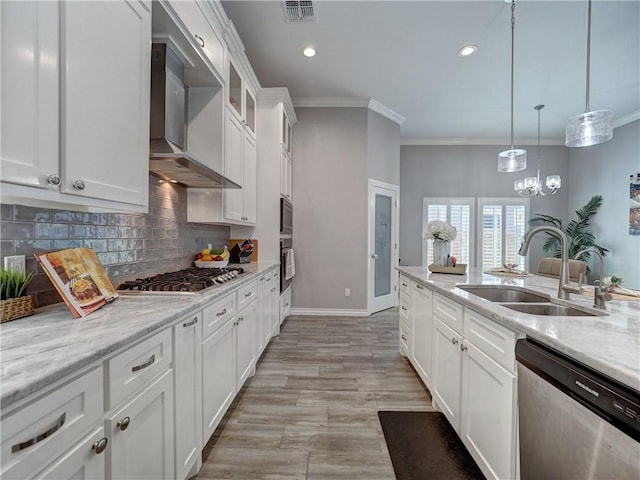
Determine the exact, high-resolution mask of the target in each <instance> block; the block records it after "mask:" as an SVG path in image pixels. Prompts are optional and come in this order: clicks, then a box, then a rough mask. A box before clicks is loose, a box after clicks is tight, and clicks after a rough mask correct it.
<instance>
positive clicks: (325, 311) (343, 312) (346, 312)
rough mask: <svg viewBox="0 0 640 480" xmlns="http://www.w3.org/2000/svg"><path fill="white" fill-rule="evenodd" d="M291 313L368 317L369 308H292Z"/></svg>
mask: <svg viewBox="0 0 640 480" xmlns="http://www.w3.org/2000/svg"><path fill="white" fill-rule="evenodd" d="M291 315H310V316H316V317H318V316H324V317H339V316H345V317H368V316H369V312H368V311H367V310H360V309H340V308H292V309H291Z"/></svg>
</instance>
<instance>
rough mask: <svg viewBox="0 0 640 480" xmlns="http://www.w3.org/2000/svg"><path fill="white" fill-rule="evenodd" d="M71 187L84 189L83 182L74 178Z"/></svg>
mask: <svg viewBox="0 0 640 480" xmlns="http://www.w3.org/2000/svg"><path fill="white" fill-rule="evenodd" d="M73 188H75V189H76V190H84V182H83V181H82V180H76V181H75V182H73Z"/></svg>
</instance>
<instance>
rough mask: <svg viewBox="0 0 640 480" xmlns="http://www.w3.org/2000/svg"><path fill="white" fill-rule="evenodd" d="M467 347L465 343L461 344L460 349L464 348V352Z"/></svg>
mask: <svg viewBox="0 0 640 480" xmlns="http://www.w3.org/2000/svg"><path fill="white" fill-rule="evenodd" d="M466 349H467V346H466V345H465V344H464V343H461V344H460V350H462V351H463V352H464V351H465V350H466Z"/></svg>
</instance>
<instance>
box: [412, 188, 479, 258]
mask: <svg viewBox="0 0 640 480" xmlns="http://www.w3.org/2000/svg"><path fill="white" fill-rule="evenodd" d="M474 203H475V199H473V198H423V204H422V230H423V231H424V227H425V226H426V224H427V223H429V222H432V221H433V220H441V221H443V222H448V223H450V224H451V225H453V226H454V227H456V230H457V231H458V234H457V236H456V238H455V240H454V241H453V242H451V255H452V256H454V257H456V259H457V260H458V262H459V263H466V264H468V265H472V264H473V263H472V260H473V259H472V255H473V248H472V247H471V244H472V241H473V207H474ZM432 244H433V242H432V241H431V240H424V239H423V240H422V265H423V266H427V265H431V264H432V263H433V247H432Z"/></svg>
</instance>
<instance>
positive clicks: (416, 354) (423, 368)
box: [409, 282, 433, 387]
mask: <svg viewBox="0 0 640 480" xmlns="http://www.w3.org/2000/svg"><path fill="white" fill-rule="evenodd" d="M412 283H413V286H412V291H411V304H410V308H409V318H410V321H411V326H412V337H411V338H412V341H413V347H412V348H411V349H410V351H411V363H412V364H413V367H414V368H415V369H416V372H418V375H419V376H420V378H421V379H422V381H423V382H424V384H425V385H426V386H427V387H430V386H431V353H432V348H431V344H432V341H431V338H432V336H433V314H432V303H433V302H432V297H433V294H432V293H431V290H429V289H428V288H426V287H424V286H423V285H420V284H419V283H416V282H412Z"/></svg>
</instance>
